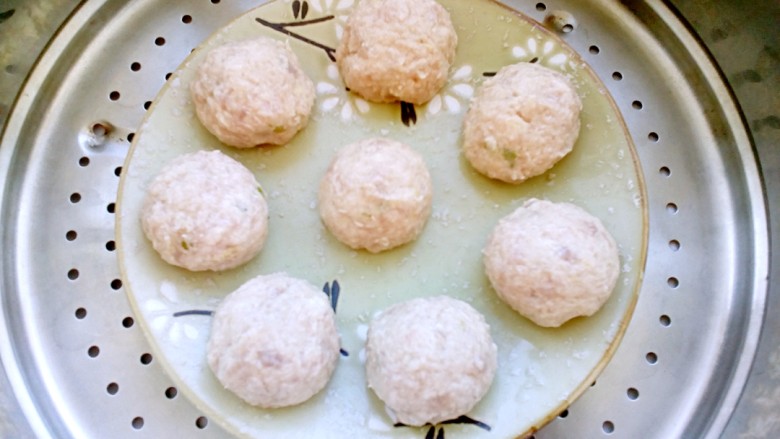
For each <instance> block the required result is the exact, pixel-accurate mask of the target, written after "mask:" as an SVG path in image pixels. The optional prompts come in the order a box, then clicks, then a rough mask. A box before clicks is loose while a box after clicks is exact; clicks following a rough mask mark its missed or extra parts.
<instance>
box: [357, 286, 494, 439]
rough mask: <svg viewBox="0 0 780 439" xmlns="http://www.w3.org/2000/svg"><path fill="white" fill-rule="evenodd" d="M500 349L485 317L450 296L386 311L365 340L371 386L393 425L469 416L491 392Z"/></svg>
mask: <svg viewBox="0 0 780 439" xmlns="http://www.w3.org/2000/svg"><path fill="white" fill-rule="evenodd" d="M496 351H497V349H496V345H495V343H493V339H492V338H491V336H490V327H489V326H488V324H487V323H486V322H485V319H484V317H482V315H481V314H480V313H479V312H477V310H475V309H474V308H472V307H471V305H469V304H467V303H466V302H462V301H460V300H456V299H453V298H451V297H448V296H439V297H433V298H418V299H412V300H409V301H407V302H403V303H400V304H397V305H394V306H392V307H390V308H388V309H387V310H385V311H383V312H382V313H381V314H380V315H379V316H378V317H376V318H375V319H374V320H373V321H372V322H371V325H370V326H369V329H368V339H367V340H366V374H367V378H368V386H369V387H370V388H372V389H373V390H374V392H375V393H376V395H377V396H378V397H379V398H380V399H381V400H382V401H384V403H385V405H386V408H387V411H388V413H390V415H391V416H392V418H393V421H394V422H401V423H404V424H406V425H416V426H419V425H424V424H428V423H430V424H438V423H440V422H443V421H447V420H450V419H455V418H457V417H458V416H461V415H464V414H466V413H468V412H469V411H471V409H472V408H474V406H475V405H476V404H477V403H478V402H479V401H480V400H481V399H482V397H483V396H485V394H486V393H487V391H488V390H489V389H490V385H491V383H492V382H493V378H494V376H495V373H496V364H497V357H496V356H497V354H496Z"/></svg>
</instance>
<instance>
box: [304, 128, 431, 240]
mask: <svg viewBox="0 0 780 439" xmlns="http://www.w3.org/2000/svg"><path fill="white" fill-rule="evenodd" d="M432 198H433V186H432V183H431V175H430V174H429V173H428V168H427V167H426V166H425V162H424V161H423V158H422V156H421V155H420V154H419V153H417V152H416V151H414V150H413V149H412V148H410V147H409V146H407V145H405V144H403V143H400V142H397V141H395V140H390V139H381V138H372V139H367V140H362V141H360V142H356V143H353V144H351V145H348V146H345V147H344V148H342V149H341V150H340V151H339V152H338V154H337V155H336V158H335V159H334V160H333V162H332V163H331V164H330V167H329V168H328V171H327V172H326V174H325V176H324V177H323V179H322V182H321V183H320V192H319V210H320V217H321V218H322V222H323V223H325V226H326V227H327V228H328V230H330V232H331V233H333V235H334V236H335V237H336V238H337V239H338V240H339V241H341V242H343V243H344V244H346V245H348V246H350V247H352V248H355V249H363V248H365V249H367V250H368V251H370V252H373V253H377V252H380V251H384V250H387V249H390V248H393V247H397V246H399V245H401V244H405V243H407V242H409V241H412V240H414V239H415V238H417V236H418V235H419V234H420V233H421V232H422V230H423V227H424V226H425V223H426V221H427V220H428V217H429V216H430V214H431V200H432Z"/></svg>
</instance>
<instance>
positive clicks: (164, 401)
mask: <svg viewBox="0 0 780 439" xmlns="http://www.w3.org/2000/svg"><path fill="white" fill-rule="evenodd" d="M308 1H326V0H308ZM332 1H338V0H332ZM22 3H25V4H26V5H28V6H29V5H30V4H35V5H37V4H47V3H58V4H59V5H60V6H61V7H62V8H74V7H75V6H76V2H72V1H71V2H63V1H60V2H45V1H40V2H11V4H12V5H15V4H19V5H21V4H22ZM258 3H260V2H258V1H248V0H242V1H231V0H223V1H222V2H219V1H218V0H198V1H197V2H189V1H185V0H180V1H168V2H162V1H159V0H156V1H155V0H138V1H135V2H123V1H118V0H117V1H111V0H89V1H86V2H81V3H80V7H78V8H76V11H75V13H74V14H73V15H72V16H71V17H70V19H69V20H68V21H67V22H66V23H65V25H64V27H63V28H62V29H60V31H59V33H58V34H57V35H56V37H55V38H53V39H52V40H51V42H50V43H49V46H48V48H47V50H46V51H45V52H44V54H43V57H42V58H41V59H40V61H39V62H38V64H37V65H36V66H35V68H34V70H33V72H32V74H31V76H30V77H29V78H28V80H27V83H26V85H25V87H24V88H23V91H22V94H21V95H20V98H19V100H18V101H17V102H16V105H15V107H14V108H13V110H12V111H11V114H10V117H9V118H8V120H7V124H6V126H5V131H4V132H3V135H2V143H1V144H0V175H1V176H2V179H3V192H2V205H0V224H1V225H2V229H3V246H2V248H3V251H2V265H0V279H2V284H1V285H2V287H1V288H2V291H1V293H2V307H3V308H2V314H0V320H2V322H0V337H2V340H0V354H2V362H3V369H4V371H5V374H3V375H2V379H0V390H2V393H0V436H3V437H6V436H7V437H27V436H34V435H37V436H39V437H46V436H52V437H70V436H72V437H106V436H111V437H125V436H127V437H129V436H136V435H141V436H144V437H180V436H186V437H190V436H193V437H194V436H196V435H197V436H202V437H220V436H224V434H225V433H224V432H223V431H222V430H221V429H220V428H219V427H218V426H217V425H215V424H214V423H208V420H205V419H204V418H202V417H201V415H200V414H199V413H198V412H197V411H196V410H195V409H194V408H193V407H192V405H191V404H190V403H189V402H188V401H186V400H185V399H184V398H183V397H182V396H181V395H175V394H174V391H173V390H171V388H170V386H171V384H170V383H171V380H170V379H169V378H168V377H166V376H165V375H164V374H163V372H162V369H161V368H160V367H159V365H158V364H157V363H156V362H155V359H154V358H153V357H150V356H148V355H146V354H148V353H149V346H148V343H147V342H146V340H145V339H144V337H143V334H142V333H141V331H140V328H138V325H137V324H135V323H134V321H133V320H132V316H131V312H130V309H129V305H128V303H127V300H126V298H125V297H124V292H123V291H122V288H121V284H120V283H118V282H117V280H118V278H119V274H118V270H117V264H116V257H115V252H114V251H113V250H112V249H113V247H112V245H113V215H112V213H111V211H112V210H113V204H112V203H113V202H114V201H115V200H114V198H115V195H116V187H117V183H118V177H117V175H116V174H117V173H118V172H119V169H118V168H119V167H120V166H121V164H122V160H123V158H124V156H125V154H126V152H127V148H128V146H129V142H128V136H129V135H130V134H131V133H132V132H133V130H134V129H135V128H136V127H137V126H138V124H139V123H140V121H141V118H142V117H143V114H144V104H145V102H148V101H151V100H152V99H153V98H154V95H155V94H156V92H157V91H158V90H159V88H160V87H161V86H162V84H163V83H164V81H165V75H166V73H167V72H170V71H172V70H174V69H175V68H176V66H177V65H178V63H179V62H180V61H181V60H182V59H183V58H184V57H185V56H186V55H187V54H188V53H189V51H190V49H192V48H193V47H195V46H196V45H197V44H198V43H199V42H200V41H201V40H203V39H204V38H206V37H207V36H208V35H209V33H210V32H212V31H213V30H214V29H216V28H218V27H220V26H221V25H224V24H225V23H227V22H228V21H229V20H230V19H231V18H233V17H235V16H237V15H239V14H240V13H241V12H243V11H245V10H248V9H250V8H251V7H253V6H256V5H257V4H258ZM509 3H510V4H512V5H514V6H516V7H517V8H518V9H520V10H521V11H523V12H525V13H527V14H528V15H530V16H532V17H534V18H536V19H538V20H540V21H542V20H543V19H544V18H545V16H546V15H547V14H548V13H550V12H552V11H555V10H565V11H567V12H569V13H571V14H572V15H573V16H574V18H575V19H576V27H575V29H574V30H573V31H572V32H570V33H567V34H565V35H564V38H565V39H566V40H567V41H568V42H569V43H570V44H571V45H572V46H573V47H574V48H575V49H577V50H578V51H579V52H580V53H582V54H583V55H584V57H585V59H586V61H588V62H589V63H590V64H591V65H592V66H593V68H594V70H595V71H596V72H597V73H598V74H599V76H600V77H601V78H602V80H603V81H604V82H605V83H606V85H607V87H608V88H609V89H610V91H611V93H612V94H613V96H614V97H615V100H616V102H617V103H618V106H619V107H620V109H621V110H622V112H623V114H624V116H625V119H626V122H627V124H628V126H629V128H630V130H631V133H632V135H633V137H634V140H635V143H636V145H637V148H638V152H639V155H640V160H641V163H642V167H643V170H644V172H645V177H646V181H647V187H648V196H649V200H648V201H649V205H650V224H651V230H650V247H649V252H650V253H649V255H648V264H647V272H646V275H645V281H644V285H643V288H642V291H641V296H640V300H639V304H638V306H637V310H636V313H635V317H634V319H633V321H632V322H631V325H630V326H629V329H628V332H627V334H626V337H625V339H624V341H623V343H622V345H621V347H620V348H619V349H618V352H617V353H616V355H615V357H614V359H613V361H612V362H611V363H610V365H609V366H608V367H607V369H606V370H605V372H604V374H603V375H602V376H601V377H600V378H599V379H598V381H597V383H596V385H595V386H593V387H592V388H591V389H590V390H589V391H588V392H586V394H585V395H584V396H583V397H582V398H581V399H579V400H578V401H577V402H575V403H574V404H573V405H572V406H571V407H570V409H569V410H568V411H567V412H565V413H564V414H565V416H564V414H562V416H561V417H560V418H559V419H557V420H556V421H554V422H553V423H552V424H550V425H548V426H547V427H546V428H544V429H543V430H542V431H541V432H539V433H538V434H537V437H540V438H543V437H544V438H546V437H550V438H558V437H601V436H612V437H627V438H632V437H700V436H712V437H717V436H720V435H723V436H724V437H739V436H743V437H778V436H780V420H778V415H777V413H778V412H780V348H778V346H780V324H779V323H778V321H776V320H774V319H772V318H771V316H772V312H775V313H776V312H778V311H780V310H778V308H780V304H778V303H777V302H778V299H780V287H778V284H777V282H774V284H772V285H771V287H770V289H771V292H770V293H771V294H770V295H769V298H768V310H769V314H768V316H769V317H768V318H767V319H766V320H765V321H764V319H763V316H764V312H763V311H764V305H765V299H766V291H767V284H768V276H769V267H770V265H769V259H768V258H769V253H770V249H769V241H768V238H769V231H768V227H769V225H768V223H767V215H766V214H767V211H766V209H767V206H768V208H769V210H770V211H771V212H772V213H773V216H772V218H773V223H772V229H773V237H777V236H778V227H779V224H778V220H777V218H778V217H780V210H778V209H780V206H779V205H778V204H780V203H779V202H780V195H779V194H780V187H779V186H780V146H778V145H780V141H779V140H778V132H780V129H779V128H780V122H779V119H778V114H777V113H778V108H780V104H779V103H778V99H780V98H778V94H777V90H778V85H779V83H780V81H778V72H780V68H778V59H779V57H778V50H780V49H778V47H779V46H780V42H779V41H778V30H777V29H776V28H777V26H776V23H777V22H778V15H777V9H778V6H777V5H776V3H771V4H770V2H766V3H765V4H764V5H760V4H751V5H750V6H745V5H741V4H730V3H729V2H726V1H699V2H680V4H679V5H678V7H679V8H680V12H681V13H682V14H683V15H684V16H687V17H690V21H691V23H692V24H693V26H694V28H695V29H697V30H698V33H699V34H700V35H701V37H702V39H703V41H704V43H705V45H706V49H708V50H710V51H711V52H712V53H713V54H714V55H715V56H716V58H717V59H718V61H719V63H720V67H721V68H723V69H724V71H725V72H726V77H727V78H728V79H729V81H730V83H731V86H732V87H733V89H734V91H735V95H736V96H737V97H738V98H739V101H740V102H739V103H740V104H741V105H742V109H743V110H744V118H745V119H746V121H747V123H748V127H749V128H750V131H747V130H746V129H745V127H744V125H743V119H742V117H743V115H742V114H741V113H740V111H739V110H740V109H739V107H738V106H737V104H736V103H735V102H734V100H733V99H732V95H731V94H730V92H729V88H728V87H727V85H726V84H725V83H724V82H723V81H722V77H721V76H720V74H719V71H718V68H717V67H716V65H715V64H713V63H712V62H711V60H710V58H709V57H708V55H707V52H706V50H705V48H704V47H703V46H700V45H699V44H698V42H697V41H696V39H695V38H694V36H693V35H692V34H691V33H690V32H689V30H688V28H686V26H685V25H684V24H683V22H682V21H681V20H680V19H679V18H678V17H677V16H676V15H675V13H674V11H673V10H672V9H671V8H670V7H668V6H667V5H665V4H663V3H661V2H659V1H654V0H648V1H645V2H641V1H628V2H626V3H624V4H622V5H621V4H617V3H615V2H609V1H606V0H595V1H591V2H588V3H587V4H584V2H576V1H569V2H567V1H544V2H519V1H518V2H509ZM740 3H741V2H740ZM542 5H543V6H544V7H542ZM17 8H18V10H20V11H21V10H22V8H23V6H18V7H17ZM4 10H6V6H5V3H3V4H0V13H2V12H4ZM60 11H61V10H60ZM773 13H774V14H775V15H774V16H773V15H772V14H773ZM20 14H21V13H20ZM185 15H186V16H189V17H191V20H187V19H185V18H183V17H184V16H185ZM19 17H23V15H18V16H17V15H16V14H15V15H14V16H12V17H11V18H9V19H7V20H6V21H5V22H2V23H0V35H1V34H2V32H3V29H4V26H8V25H9V23H12V21H11V20H16V19H18V18H19ZM50 21H55V22H56V21H57V20H55V19H54V18H52V19H51V20H50ZM748 24H749V25H750V26H748ZM51 26H53V25H51V24H50V23H49V26H48V27H46V26H44V27H43V28H42V29H41V30H40V32H38V43H36V44H35V45H32V46H24V47H27V49H25V50H26V51H27V52H30V51H32V50H33V49H35V50H37V49H39V48H41V47H42V46H43V45H42V44H41V43H40V41H42V40H48V39H49V36H50V35H51V34H52V32H51ZM160 38H162V39H164V41H163V40H161V39H160ZM0 47H2V51H0V54H2V53H4V52H5V51H8V52H12V51H13V48H14V44H9V43H8V40H7V39H2V40H0ZM9 47H10V48H9ZM29 47H33V49H29ZM133 63H138V64H139V65H134V64H133ZM2 67H5V66H2ZM139 67H140V68H139ZM23 71H24V69H23V68H19V69H10V71H9V69H7V68H6V70H4V71H2V72H0V75H4V76H2V78H3V81H6V78H7V77H8V76H9V75H14V78H16V77H18V76H19V75H21V74H22V73H23ZM4 84H5V82H4ZM114 92H116V93H114ZM117 93H118V94H117ZM5 99H7V94H6V95H3V94H0V104H4V105H6V106H8V107H10V101H7V100H5ZM0 117H4V116H2V115H0ZM1 120H2V119H0V121H1ZM96 124H100V125H101V126H103V127H107V128H108V132H107V134H106V135H99V131H100V127H96ZM96 129H97V131H98V135H96V134H95V130H96ZM751 136H752V138H753V140H754V144H755V147H756V150H757V155H758V157H759V158H760V164H761V166H762V168H763V173H764V183H765V184H766V192H764V191H763V190H762V187H761V173H760V172H759V168H758V166H757V163H756V157H755V154H754V151H753V149H752V147H751V143H750V138H751ZM75 194H78V195H75ZM778 241H780V239H779V238H775V240H774V242H773V248H774V249H775V250H777V248H778ZM775 254H776V253H775ZM772 269H773V270H774V271H773V274H774V275H775V276H778V275H780V274H778V267H777V264H774V265H773V266H772ZM762 327H763V328H764V331H763V334H761V343H760V345H759V344H758V341H759V332H760V330H761V328H762ZM757 347H758V355H757V356H755V361H754V353H755V350H756V348H757ZM150 359H151V361H149V360H150ZM746 382H747V387H744V386H745V383H746ZM743 388H745V389H746V391H745V394H744V397H742V398H741V399H740V395H741V394H742V391H743ZM729 420H730V423H729Z"/></svg>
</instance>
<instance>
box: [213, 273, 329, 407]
mask: <svg viewBox="0 0 780 439" xmlns="http://www.w3.org/2000/svg"><path fill="white" fill-rule="evenodd" d="M206 355H207V359H208V364H209V367H210V368H211V370H212V372H214V375H215V376H216V377H217V379H218V380H219V382H220V383H221V384H222V385H223V386H225V388H226V389H228V390H230V391H231V392H233V393H235V394H236V395H237V396H238V397H239V398H241V399H243V400H244V401H246V402H247V403H249V404H251V405H255V406H259V407H262V408H277V407H286V406H291V405H295V404H300V403H302V402H304V401H306V400H307V399H309V398H311V397H312V396H314V395H315V394H316V393H317V392H319V391H320V390H322V389H323V388H324V387H325V385H326V384H327V383H328V381H329V380H330V377H331V375H332V374H333V371H334V370H335V369H336V364H337V362H338V359H339V336H338V332H337V330H336V318H335V313H334V312H333V309H332V308H331V307H330V303H329V301H328V297H327V296H326V295H325V294H323V293H322V291H319V290H318V289H317V288H315V287H314V286H312V285H311V284H309V283H308V282H306V281H303V280H300V279H294V278H292V277H289V276H288V275H286V274H284V273H275V274H271V275H266V276H258V277H256V278H254V279H252V280H250V281H249V282H247V283H245V284H244V285H242V286H241V287H239V288H238V289H237V290H236V291H234V292H232V293H231V294H229V295H228V296H227V297H225V299H224V300H223V301H222V303H220V305H219V307H217V310H216V312H215V313H214V321H213V324H212V328H211V337H210V338H209V341H208V345H207V353H206Z"/></svg>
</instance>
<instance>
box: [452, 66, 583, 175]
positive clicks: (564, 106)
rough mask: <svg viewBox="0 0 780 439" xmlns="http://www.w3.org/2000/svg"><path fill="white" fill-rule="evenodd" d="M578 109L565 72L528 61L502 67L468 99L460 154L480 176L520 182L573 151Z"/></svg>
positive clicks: (576, 134) (575, 96)
mask: <svg viewBox="0 0 780 439" xmlns="http://www.w3.org/2000/svg"><path fill="white" fill-rule="evenodd" d="M581 110H582V102H581V101H580V98H579V96H577V92H576V90H575V89H574V86H572V84H571V83H570V82H569V80H568V79H567V78H566V77H565V76H564V75H563V74H561V73H558V72H556V71H554V70H551V69H548V68H546V67H542V66H539V65H537V64H529V63H518V64H513V65H510V66H506V67H503V68H502V69H501V70H499V71H498V73H497V74H496V75H495V76H494V77H493V78H490V79H488V80H486V81H485V83H484V84H483V85H482V87H480V88H479V89H478V90H477V94H476V96H475V97H474V100H473V101H472V102H471V106H470V107H469V111H468V112H467V113H466V118H465V119H464V122H463V154H464V155H465V157H466V159H468V161H469V162H471V165H472V166H474V168H475V169H476V170H477V171H479V172H481V173H482V174H485V175H487V176H488V177H490V178H494V179H497V180H502V181H505V182H508V183H520V182H522V181H524V180H526V179H529V178H531V177H535V176H537V175H540V174H542V173H544V172H545V171H547V170H548V169H550V168H551V167H552V166H553V165H554V164H555V163H557V162H558V161H559V160H560V159H562V158H563V157H564V156H565V155H566V154H568V153H569V152H571V150H572V148H573V147H574V143H575V142H576V141H577V137H578V136H579V132H580V111H581Z"/></svg>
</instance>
